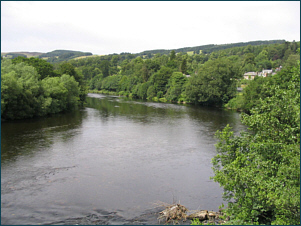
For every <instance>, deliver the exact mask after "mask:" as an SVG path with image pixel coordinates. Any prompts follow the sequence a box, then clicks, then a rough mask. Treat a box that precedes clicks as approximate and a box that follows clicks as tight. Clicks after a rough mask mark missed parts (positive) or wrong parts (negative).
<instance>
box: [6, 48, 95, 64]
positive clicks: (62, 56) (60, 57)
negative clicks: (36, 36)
mask: <svg viewBox="0 0 301 226" xmlns="http://www.w3.org/2000/svg"><path fill="white" fill-rule="evenodd" d="M1 56H2V57H4V58H8V59H14V58H17V57H19V56H21V57H26V58H31V57H37V58H40V59H44V60H46V61H47V62H50V63H57V62H62V61H67V60H71V59H75V58H77V57H82V56H92V53H89V52H80V51H72V50H54V51H51V52H48V53H39V52H9V53H1Z"/></svg>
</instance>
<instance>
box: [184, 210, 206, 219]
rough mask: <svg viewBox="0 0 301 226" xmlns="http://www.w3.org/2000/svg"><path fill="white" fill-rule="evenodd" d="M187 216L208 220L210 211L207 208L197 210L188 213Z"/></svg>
mask: <svg viewBox="0 0 301 226" xmlns="http://www.w3.org/2000/svg"><path fill="white" fill-rule="evenodd" d="M187 218H188V219H194V218H198V219H199V220H201V221H203V220H207V219H208V211H207V210H201V211H196V212H195V213H192V214H190V215H188V216H187Z"/></svg>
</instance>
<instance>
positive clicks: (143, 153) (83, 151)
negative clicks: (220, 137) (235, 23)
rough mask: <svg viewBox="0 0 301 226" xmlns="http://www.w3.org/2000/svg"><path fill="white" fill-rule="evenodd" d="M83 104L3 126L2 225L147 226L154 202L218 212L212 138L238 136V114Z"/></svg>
mask: <svg viewBox="0 0 301 226" xmlns="http://www.w3.org/2000/svg"><path fill="white" fill-rule="evenodd" d="M87 102H88V104H87V107H85V108H84V109H82V110H78V111H75V112H72V113H67V114H59V115H55V116H51V117H47V118H39V119H30V120H22V121H15V122H4V123H2V127H1V223H2V224H75V223H78V224H93V223H95V224H96V223H98V224H126V223H130V224H134V223H135V224H153V223H157V222H156V221H155V220H154V219H155V218H152V219H150V218H147V217H146V218H145V217H141V216H146V215H147V214H149V213H153V212H152V211H153V210H154V208H155V207H156V205H154V203H158V202H165V203H173V202H180V203H181V204H182V205H185V206H186V207H187V208H188V209H190V210H196V209H208V210H215V211H216V210H218V206H219V205H220V204H221V203H222V202H223V200H222V198H221V194H222V189H221V188H220V187H219V184H217V183H215V182H213V181H212V180H210V179H209V177H210V176H213V172H212V169H211V167H212V164H211V159H212V157H213V156H214V155H215V154H216V151H215V148H214V144H215V143H216V139H215V138H214V134H215V132H216V131H217V130H221V129H222V128H224V127H225V126H226V125H227V124H230V125H231V126H232V127H233V128H234V130H236V131H240V130H242V129H243V126H242V125H241V123H240V117H239V114H238V113H236V112H232V111H226V110H223V109H217V108H207V107H197V106H191V105H177V104H168V103H153V102H145V101H131V100H128V99H126V98H119V97H114V96H105V95H100V94H89V97H88V99H87ZM142 218H143V219H142ZM135 219H136V220H135ZM139 219H140V221H139ZM141 219H142V220H141ZM134 220H135V221H134Z"/></svg>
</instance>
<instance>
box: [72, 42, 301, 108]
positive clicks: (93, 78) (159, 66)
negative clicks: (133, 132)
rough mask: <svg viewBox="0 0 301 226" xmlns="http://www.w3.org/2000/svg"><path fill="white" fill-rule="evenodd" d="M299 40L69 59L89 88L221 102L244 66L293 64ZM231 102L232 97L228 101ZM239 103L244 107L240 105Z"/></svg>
mask: <svg viewBox="0 0 301 226" xmlns="http://www.w3.org/2000/svg"><path fill="white" fill-rule="evenodd" d="M299 47H300V42H291V43H289V42H284V43H282V44H279V43H276V44H268V45H265V44H262V45H257V46H255V45H254V46H252V45H247V46H242V47H232V48H228V49H222V50H219V51H213V52H211V53H208V54H205V53H200V54H193V53H182V52H178V53H176V52H175V51H174V50H173V51H170V53H169V54H163V55H162V54H160V53H157V54H155V55H153V57H151V58H149V57H148V56H147V55H144V56H142V57H141V56H138V57H135V55H134V54H126V53H123V54H119V55H117V54H112V55H106V56H100V57H91V58H84V59H79V60H71V61H69V63H71V64H72V65H73V66H74V67H76V68H77V69H78V70H79V71H80V72H81V73H82V74H83V76H84V79H85V81H87V84H88V85H89V89H90V90H94V91H100V92H102V93H111V94H113V93H114V94H118V95H124V96H129V97H132V98H140V99H148V100H154V101H158V100H160V101H171V102H186V103H197V104H202V105H215V106H216V105H223V104H226V103H228V101H229V100H231V99H232V98H234V97H235V96H236V94H237V92H236V90H237V87H239V86H240V85H241V79H242V76H243V74H244V73H245V72H250V71H255V72H256V71H262V70H263V69H275V68H277V67H279V66H283V67H285V66H289V65H294V64H296V62H297V60H298V59H299V55H298V53H297V49H298V48H299ZM232 105H233V103H232ZM242 108H245V107H244V106H243V107H242Z"/></svg>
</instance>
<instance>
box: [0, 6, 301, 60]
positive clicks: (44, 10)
mask: <svg viewBox="0 0 301 226" xmlns="http://www.w3.org/2000/svg"><path fill="white" fill-rule="evenodd" d="M274 39H285V40H287V41H293V40H296V41H300V2H299V1H254V2H251V1H233V2H231V1H221V2H214V1H209V2H206V1H191V2H188V1H183V2H182V1H166V2H163V1H141V2H137V1H133V2H128V1H121V2H120V1H116V2H114V1H108V2H104V1H91V2H88V1H82V2H79V1H74V2H73V1H66V2H64V1H53V2H52V1H50V2H49V1H41V2H31V1H24V2H22V1H15V2H14V1H4V2H3V1H1V52H16V51H30V52H50V51H53V50H56V49H65V50H77V51H84V52H92V53H93V54H100V55H101V54H111V53H121V52H131V53H139V52H142V51H144V50H153V49H176V48H182V47H193V46H200V45H207V44H226V43H236V42H248V41H257V40H274Z"/></svg>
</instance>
